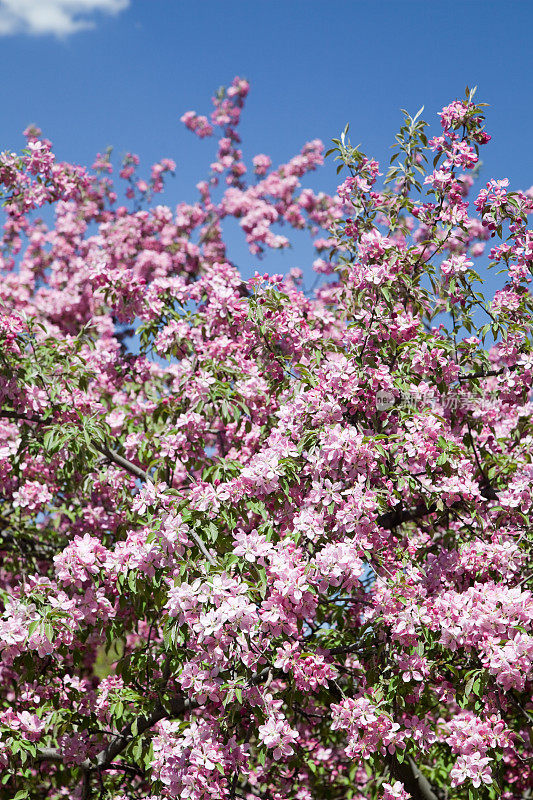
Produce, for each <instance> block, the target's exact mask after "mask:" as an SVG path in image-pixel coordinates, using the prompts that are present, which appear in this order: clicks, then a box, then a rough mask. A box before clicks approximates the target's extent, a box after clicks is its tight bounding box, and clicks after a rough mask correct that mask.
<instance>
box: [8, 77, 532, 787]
mask: <svg viewBox="0 0 533 800" xmlns="http://www.w3.org/2000/svg"><path fill="white" fill-rule="evenodd" d="M247 91H248V84H247V83H246V82H245V81H243V80H240V79H236V80H235V81H234V82H233V84H232V85H231V87H230V88H229V89H228V90H227V91H226V92H224V91H221V92H220V93H219V94H218V95H217V96H216V97H215V98H214V111H213V113H212V115H211V118H210V119H208V118H206V117H202V116H199V115H197V114H196V113H192V112H189V113H188V114H185V116H184V117H183V121H184V122H185V124H186V125H187V126H188V127H189V128H190V129H191V130H193V131H194V132H195V133H196V134H197V135H198V136H201V137H210V136H213V134H214V131H215V129H217V128H218V129H219V130H220V132H221V136H220V138H219V139H218V152H217V157H216V161H215V162H214V163H213V164H212V165H211V175H210V177H209V179H208V180H207V181H205V182H202V183H201V184H199V185H198V189H199V195H200V199H199V201H198V202H196V203H194V204H192V205H191V204H186V203H182V204H180V205H179V206H178V207H177V209H176V211H175V212H173V211H171V209H170V208H168V207H166V206H163V205H155V206H153V204H152V198H153V196H154V195H155V194H156V193H158V192H160V191H161V190H162V188H163V181H164V178H165V175H166V174H167V173H169V172H171V171H172V170H173V169H174V164H173V162H171V161H170V160H163V161H161V162H160V163H159V164H156V165H154V166H153V167H152V170H151V176H150V177H149V178H148V179H142V178H140V177H139V176H138V170H137V167H138V159H137V157H136V156H134V155H128V156H127V157H126V159H125V160H124V163H123V165H122V169H121V171H120V177H121V178H122V179H124V180H125V181H126V192H125V194H126V198H125V199H124V202H125V203H129V204H130V205H131V206H132V208H128V207H127V206H126V205H123V204H121V202H122V201H121V200H120V198H121V197H122V196H123V195H122V194H117V192H116V191H115V188H114V185H113V183H112V180H111V178H110V176H109V173H111V172H112V165H111V161H110V157H109V154H106V155H104V156H99V157H98V159H97V161H96V164H95V165H94V168H93V170H92V171H88V170H85V169H80V168H78V167H75V166H72V165H70V164H59V163H56V161H55V160H54V156H53V155H52V152H51V145H50V143H49V142H47V141H46V140H45V139H43V138H42V136H41V134H40V132H39V131H38V130H37V129H33V128H32V129H30V130H28V131H27V136H28V146H27V149H26V150H24V151H23V153H22V154H21V155H20V156H17V155H15V154H12V153H4V154H3V155H2V156H1V158H0V182H1V185H2V190H3V197H4V211H5V223H4V228H3V239H2V250H1V268H2V283H1V285H0V295H1V305H0V311H1V316H0V342H1V350H0V358H1V362H0V392H1V412H0V426H1V431H2V436H1V446H0V470H1V477H2V484H1V490H0V503H1V505H0V513H1V516H0V524H1V532H0V552H1V555H2V567H1V571H0V577H1V590H2V600H3V616H2V617H1V619H0V656H1V667H0V669H1V677H2V681H1V695H0V697H1V705H0V765H1V766H2V770H3V776H2V781H1V786H0V797H1V798H5V799H6V800H7V799H8V798H9V800H11V798H26V797H28V798H35V799H36V800H37V798H39V799H41V798H50V800H52V798H53V799H55V798H69V799H70V798H77V799H78V800H87V798H113V799H114V800H126V798H145V799H146V800H148V798H149V799H150V800H162V799H163V798H177V797H182V798H191V799H192V800H207V798H209V799H210V800H218V799H219V798H225V799H226V798H227V800H231V799H232V798H246V800H252V798H255V797H257V798H266V799H267V800H289V799H290V800H292V798H298V800H308V799H309V800H311V798H337V799H338V800H344V798H354V799H355V800H361V799H362V798H381V799H382V800H391V799H392V798H407V797H412V798H415V800H445V799H446V800H452V798H478V797H479V798H496V797H500V796H501V797H504V798H508V799H509V800H511V798H521V797H523V798H526V797H530V796H531V794H530V792H531V787H532V785H533V784H532V781H533V771H532V765H533V740H532V738H531V734H530V730H531V722H532V717H533V704H532V701H531V689H532V685H533V635H532V626H533V598H532V595H531V591H530V590H529V589H528V584H529V585H531V575H532V572H531V555H532V553H531V548H532V541H533V540H532V535H531V524H530V513H531V510H532V504H533V491H532V479H533V463H532V452H533V436H532V433H533V431H532V425H531V419H530V412H531V402H530V397H529V394H530V389H531V380H532V375H533V353H532V348H531V338H530V333H531V319H532V302H531V296H530V294H529V292H528V289H527V283H528V281H529V280H530V277H529V276H530V273H531V264H532V260H533V235H532V233H531V231H528V230H527V229H526V224H527V215H528V214H529V213H531V211H532V210H533V199H532V194H531V192H530V193H523V192H510V191H508V189H507V182H506V181H502V180H500V181H490V182H489V183H488V184H487V185H486V188H484V189H482V190H481V191H480V192H479V194H478V195H477V197H476V199H475V201H474V202H473V204H469V202H468V200H467V196H468V193H469V190H470V188H471V186H472V184H473V178H472V174H471V172H472V170H473V169H475V167H476V163H477V161H478V147H479V146H480V145H483V144H485V142H486V141H487V140H488V139H489V138H490V137H489V136H488V135H487V134H486V133H485V132H484V129H483V122H484V121H483V110H482V107H481V106H480V105H477V104H476V103H475V102H474V99H473V92H470V91H468V90H467V96H466V98H465V100H463V101H455V102H453V103H451V105H449V106H447V107H446V108H444V110H443V111H442V113H441V115H440V117H441V123H442V132H441V134H440V135H438V136H436V137H434V138H432V139H431V140H428V139H427V137H426V133H425V130H426V124H425V123H424V122H423V121H422V120H421V119H420V116H419V115H417V116H416V117H415V118H411V117H409V116H408V115H406V117H405V122H404V124H403V126H402V128H401V130H400V133H399V135H398V136H397V137H396V149H395V152H394V155H393V159H392V164H391V167H390V169H389V171H388V173H387V174H386V176H385V178H384V181H383V182H382V184H381V183H379V184H378V178H379V176H380V173H379V165H378V164H377V163H376V162H375V161H373V160H370V159H368V158H366V157H365V156H364V155H363V154H362V153H361V152H359V151H358V150H357V149H355V148H353V147H352V146H351V145H350V143H349V141H348V139H347V136H346V132H345V133H344V134H343V136H342V137H341V138H340V139H339V140H336V141H335V148H334V151H333V152H332V155H334V156H335V157H336V158H337V159H338V160H339V166H340V167H345V168H347V173H345V174H347V175H348V177H347V178H346V179H345V180H344V182H343V183H342V185H341V186H340V187H339V189H338V193H337V195H336V196H335V197H329V196H326V195H324V194H316V193H314V192H313V191H311V190H309V189H302V187H301V179H302V178H303V176H304V175H305V174H306V173H307V172H308V171H309V170H313V169H315V167H317V166H318V165H319V164H321V162H322V160H323V155H322V146H321V144H320V142H318V141H314V142H311V143H310V144H308V145H306V146H305V147H304V148H303V150H302V152H301V154H300V155H298V156H296V157H295V158H293V159H291V160H290V161H289V162H288V163H287V164H284V165H282V166H280V167H278V168H277V169H272V167H271V161H270V159H269V158H268V157H267V156H265V155H258V156H256V158H254V160H253V165H254V172H255V175H256V180H255V181H254V182H253V183H251V184H250V185H248V184H247V183H245V175H246V167H245V165H244V163H243V161H242V154H241V151H240V149H239V143H240V140H239V136H238V133H237V130H238V122H239V117H240V114H241V110H242V107H243V102H244V98H245V96H246V94H247ZM433 156H434V158H433ZM428 158H429V159H430V162H429V163H430V165H431V160H432V161H433V163H432V166H429V165H428ZM47 206H50V207H53V208H54V209H55V221H54V223H53V225H52V226H50V227H48V226H47V225H45V223H44V222H43V221H42V220H40V219H39V218H38V215H39V213H40V211H39V209H43V208H44V207H47ZM48 216H49V217H50V218H51V214H50V213H48ZM227 217H234V218H236V219H238V220H239V224H240V227H241V228H242V230H243V231H244V233H245V236H246V240H247V242H248V245H249V247H250V251H251V253H252V254H253V255H254V256H256V257H259V256H260V255H261V254H263V253H266V252H267V251H268V249H269V248H284V247H287V246H288V244H289V241H288V239H287V238H286V237H285V236H284V235H282V234H281V233H280V230H281V228H280V224H281V223H284V230H285V231H286V230H287V229H290V228H293V229H306V228H307V229H308V230H309V231H310V233H311V236H312V237H313V243H314V247H315V248H316V250H317V258H316V260H315V261H314V264H313V267H314V270H315V271H316V273H318V277H319V278H320V276H329V277H327V278H322V284H321V285H320V286H319V288H318V289H316V290H315V291H314V292H306V291H304V290H303V288H302V275H301V273H300V272H299V271H298V270H294V269H293V270H291V272H290V273H289V275H287V276H286V277H281V276H277V275H275V276H271V277H269V276H268V275H264V276H261V275H259V274H256V277H255V278H253V279H252V280H243V278H242V276H241V275H240V274H239V271H238V269H237V268H236V267H235V266H234V265H233V264H232V263H231V261H230V260H229V258H228V255H227V253H226V247H225V244H224V241H223V235H222V234H223V232H222V227H223V224H224V220H225V219H226V218H227ZM487 243H490V252H489V253H488V255H489V258H490V261H491V264H492V265H499V266H500V267H501V269H502V270H503V271H504V272H505V273H506V279H505V285H504V287H503V288H502V289H501V290H499V291H497V292H496V294H495V295H494V297H493V298H492V299H490V300H485V299H484V297H483V295H482V294H481V293H480V292H479V291H478V287H477V285H476V284H477V283H479V280H480V279H479V278H478V275H477V274H476V272H475V271H474V260H475V258H476V257H479V256H481V254H482V253H483V252H484V249H485V247H486V244H487ZM134 330H137V332H138V335H134Z"/></svg>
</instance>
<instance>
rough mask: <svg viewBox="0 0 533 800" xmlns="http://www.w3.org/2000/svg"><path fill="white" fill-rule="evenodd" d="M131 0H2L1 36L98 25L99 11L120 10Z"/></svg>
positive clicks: (72, 30) (66, 32)
mask: <svg viewBox="0 0 533 800" xmlns="http://www.w3.org/2000/svg"><path fill="white" fill-rule="evenodd" d="M129 4H130V0H0V36H9V35H10V34H13V33H31V34H34V35H37V36H39V35H43V34H53V35H55V36H68V35H69V34H70V33H76V31H81V30H85V29H87V28H94V19H93V17H94V14H95V12H102V13H105V14H118V13H119V11H123V10H124V9H125V8H127V7H128V6H129Z"/></svg>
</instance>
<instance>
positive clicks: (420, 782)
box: [385, 753, 439, 800]
mask: <svg viewBox="0 0 533 800" xmlns="http://www.w3.org/2000/svg"><path fill="white" fill-rule="evenodd" d="M385 761H386V763H387V766H388V767H389V769H390V771H391V773H392V775H393V776H394V777H395V778H396V780H398V781H401V782H402V783H403V785H404V786H405V788H406V790H407V791H408V792H409V794H410V795H411V797H412V798H413V800H439V798H438V797H437V795H436V794H435V793H434V791H433V789H432V788H431V784H430V783H429V781H428V780H427V778H425V777H424V775H422V773H421V772H420V770H419V769H418V767H417V765H416V764H415V762H414V761H413V759H412V758H411V757H409V758H408V759H407V760H406V761H404V762H403V763H402V764H400V762H399V761H398V759H397V758H396V756H395V755H392V754H390V753H387V755H386V756H385Z"/></svg>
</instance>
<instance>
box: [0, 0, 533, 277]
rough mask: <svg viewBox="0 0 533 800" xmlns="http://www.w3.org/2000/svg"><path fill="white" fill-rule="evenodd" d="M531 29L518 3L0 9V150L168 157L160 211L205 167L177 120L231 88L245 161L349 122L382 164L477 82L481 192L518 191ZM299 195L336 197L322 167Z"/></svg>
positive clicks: (148, 0) (527, 136) (25, 1)
mask: <svg viewBox="0 0 533 800" xmlns="http://www.w3.org/2000/svg"><path fill="white" fill-rule="evenodd" d="M84 9H85V12H86V13H83V14H80V13H79V12H80V11H83V10H84ZM532 30H533V3H532V2H530V0H523V1H522V0H507V1H506V2H494V0H485V1H484V2H477V0H470V2H469V1H468V0H462V2H459V1H458V0H448V2H438V1H436V2H431V0H425V1H424V2H420V0H403V2H402V0H381V1H380V0H374V2H363V1H359V0H337V2H323V0H269V1H268V2H267V1H266V0H253V2H244V0H223V1H222V0H196V2H190V1H186V0H129V1H128V0H0V63H1V65H2V74H3V76H4V80H3V82H2V89H1V93H2V113H1V115H0V150H3V149H12V150H18V149H20V148H21V147H22V146H23V144H24V140H23V137H22V135H21V132H22V130H23V129H24V128H25V126H26V125H27V124H28V123H30V122H35V123H36V124H38V125H39V126H40V127H41V128H42V129H43V131H44V133H45V135H46V136H47V137H48V138H50V139H52V141H53V143H54V146H55V150H56V152H57V155H58V157H59V158H60V159H67V160H72V161H74V162H77V163H82V164H85V163H92V160H93V157H94V155H95V153H96V152H97V151H102V150H103V149H105V147H106V146H107V145H113V147H114V151H115V153H116V154H117V156H119V155H121V154H123V153H124V152H125V151H133V152H136V153H138V154H139V155H140V157H141V161H142V163H144V164H145V165H146V167H148V166H149V165H150V164H151V163H153V162H154V161H156V160H158V159H159V158H160V157H163V156H168V157H172V158H174V159H175V161H176V162H177V165H178V168H177V175H176V178H175V179H174V180H172V182H171V184H170V186H169V190H168V191H167V192H166V194H165V196H164V201H165V202H168V203H169V204H170V205H172V204H175V203H176V202H178V201H180V200H192V199H195V196H196V193H195V190H194V186H195V184H196V183H197V181H198V180H200V179H201V178H203V177H204V176H205V173H206V170H207V168H208V165H209V163H210V161H211V160H212V156H213V155H214V151H213V148H214V144H213V142H212V141H211V140H204V141H199V140H197V139H196V138H195V137H194V136H193V135H192V134H191V133H189V132H188V131H186V130H185V129H184V128H183V126H182V125H181V123H180V122H179V117H180V116H181V114H182V113H183V112H184V111H186V110H188V109H194V110H197V111H198V112H200V113H205V112H208V111H209V109H210V97H211V95H212V93H213V91H214V90H215V89H216V88H217V87H218V86H220V85H221V84H228V83H229V82H230V81H231V79H232V78H233V77H234V75H237V74H238V75H241V76H243V77H246V78H247V79H248V80H249V81H250V82H251V85H252V89H251V93H250V96H249V98H248V102H247V108H246V111H245V113H244V118H243V125H242V135H243V140H244V150H245V154H247V155H248V156H249V157H251V156H252V155H253V154H255V153H257V152H266V153H268V154H270V155H271V156H272V157H273V160H274V162H278V161H283V160H285V159H287V158H290V157H291V156H292V155H293V154H295V153H296V152H298V151H299V149H300V148H301V146H302V144H303V143H304V142H305V141H307V140H309V139H313V138H317V137H318V138H321V139H322V140H323V141H324V142H325V143H329V141H330V140H331V138H332V137H334V136H336V135H338V133H339V131H340V130H342V128H344V125H345V124H346V123H347V122H349V123H350V134H351V137H352V141H353V142H354V143H355V144H357V143H358V142H361V144H362V149H363V150H364V151H365V152H367V154H369V155H372V156H375V157H377V158H378V159H380V160H382V161H388V158H389V156H390V151H389V145H390V144H391V143H392V139H393V136H394V133H395V131H396V129H397V127H398V126H399V124H400V121H401V114H400V108H402V107H405V108H407V109H408V110H409V111H411V112H413V113H414V112H415V111H416V110H418V108H419V107H420V106H421V105H423V104H424V105H425V112H424V117H425V118H426V119H427V120H428V121H430V122H431V123H432V124H433V125H435V126H436V125H437V120H436V117H435V114H436V112H437V111H438V110H439V109H440V108H441V107H442V105H444V104H445V103H447V102H449V101H450V100H452V99H454V98H455V97H458V96H462V95H463V92H464V88H465V86H466V84H468V85H470V86H472V85H476V84H477V85H478V99H479V100H483V101H485V102H487V103H489V104H490V108H489V109H487V119H488V124H487V128H488V130H489V132H490V133H491V134H492V136H493V139H492V141H491V142H490V144H489V145H488V147H486V148H484V153H483V159H484V166H483V171H482V179H488V178H489V177H497V178H501V177H508V178H509V179H510V181H511V184H512V186H513V187H514V188H522V189H527V188H528V187H529V186H531V184H533V156H532V151H531V131H532V130H533V102H532V100H533V96H532V95H533V92H532V80H531V78H532V66H533V57H532V55H531V52H532V48H531V37H532V33H531V32H532ZM2 34H3V35H2ZM312 185H313V187H314V188H320V189H323V190H325V191H333V190H334V187H335V185H336V180H335V169H334V166H333V163H332V162H329V163H327V164H326V166H325V167H324V168H323V169H322V171H321V172H320V173H319V174H318V175H317V176H316V177H314V178H313V180H312ZM238 251H239V259H240V258H242V259H246V257H247V256H246V251H245V249H244V248H242V249H241V248H240V246H239V247H238ZM302 252H303V251H302ZM296 257H297V253H294V254H293V255H292V256H288V257H287V256H284V257H283V264H286V265H287V266H293V265H295V264H293V263H292V261H291V259H294V258H296ZM289 262H290V263H289ZM298 265H299V266H303V264H298ZM251 266H252V265H251V264H247V265H246V267H245V266H244V264H243V268H244V271H245V272H246V273H248V272H249V268H250V267H251ZM254 266H255V265H254ZM267 266H268V265H267V264H266V263H265V268H266V267H267ZM252 271H253V270H252Z"/></svg>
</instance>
